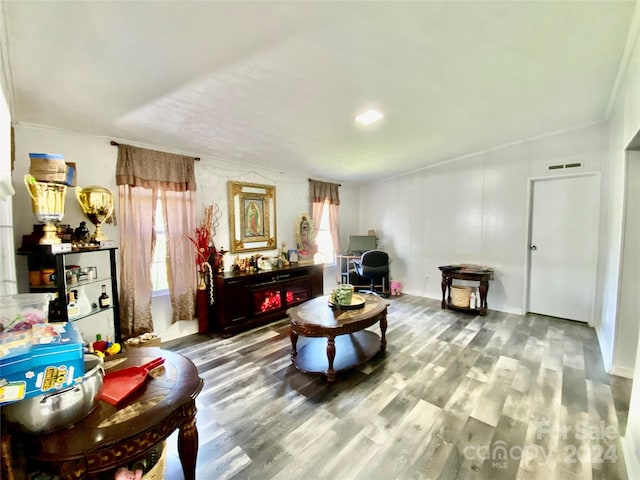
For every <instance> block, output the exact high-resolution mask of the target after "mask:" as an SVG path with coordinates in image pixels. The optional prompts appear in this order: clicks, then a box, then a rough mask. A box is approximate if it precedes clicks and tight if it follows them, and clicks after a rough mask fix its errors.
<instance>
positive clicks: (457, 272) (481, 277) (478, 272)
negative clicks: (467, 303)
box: [438, 265, 493, 315]
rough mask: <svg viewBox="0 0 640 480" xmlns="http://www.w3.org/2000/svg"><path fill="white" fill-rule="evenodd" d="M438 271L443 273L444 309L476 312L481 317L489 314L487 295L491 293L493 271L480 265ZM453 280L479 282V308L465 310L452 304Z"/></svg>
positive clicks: (450, 266) (449, 266)
mask: <svg viewBox="0 0 640 480" xmlns="http://www.w3.org/2000/svg"><path fill="white" fill-rule="evenodd" d="M438 269H439V270H440V271H441V272H442V308H450V309H455V310H464V311H470V312H476V313H478V314H480V315H486V314H487V293H488V292H489V280H493V269H491V268H489V267H481V266H479V265H444V266H441V267H438ZM453 279H457V280H471V281H475V282H479V284H480V285H479V287H478V293H479V294H480V300H479V302H480V303H479V305H478V307H477V308H473V309H472V308H464V307H458V306H455V305H452V304H451V284H452V282H453Z"/></svg>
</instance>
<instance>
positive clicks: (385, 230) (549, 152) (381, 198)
mask: <svg viewBox="0 0 640 480" xmlns="http://www.w3.org/2000/svg"><path fill="white" fill-rule="evenodd" d="M603 132H604V129H603V124H596V125H591V126H587V127H584V128H580V129H576V130H571V131H567V132H562V133H558V134H555V135H549V136H546V137H542V138H537V139H532V140H528V141H523V142H519V143H515V144H511V145H508V146H504V147H501V148H496V149H493V150H490V151H486V152H480V153H477V154H474V155H469V156H466V157H464V158H460V159H456V160H452V161H449V162H445V163H442V164H440V165H438V166H435V167H432V168H427V169H424V170H421V171H416V172H413V173H411V174H410V175H405V176H401V177H397V178H393V179H389V180H386V181H381V182H378V183H375V184H371V185H368V186H366V187H363V188H361V192H360V193H361V198H360V212H361V216H360V227H361V229H364V228H376V230H378V232H379V233H381V234H382V235H383V236H384V239H385V244H386V247H387V251H388V252H389V253H390V255H391V257H392V259H393V260H392V264H391V278H392V279H394V280H399V281H401V282H402V283H403V290H404V291H405V292H408V293H413V294H416V295H423V296H427V297H431V298H441V297H442V290H441V287H440V279H441V275H440V271H439V270H438V266H439V265H446V264H450V263H476V264H482V265H489V266H491V267H493V268H494V270H495V279H494V280H493V281H492V282H491V283H490V287H489V297H488V303H489V308H490V309H494V310H501V311H505V312H513V313H522V312H523V300H524V294H525V291H524V288H525V265H526V258H527V253H528V250H527V218H528V204H527V196H528V193H527V185H528V180H529V179H530V178H535V177H542V176H550V175H560V174H566V173H568V172H564V171H559V173H557V172H549V171H548V170H547V165H549V164H555V163H569V162H582V163H583V167H582V168H580V169H575V170H572V171H571V172H574V173H578V172H580V173H584V172H598V171H600V157H601V155H602V149H603V146H602V139H603Z"/></svg>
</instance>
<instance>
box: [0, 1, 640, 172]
mask: <svg viewBox="0 0 640 480" xmlns="http://www.w3.org/2000/svg"><path fill="white" fill-rule="evenodd" d="M635 5H636V2H635V1H628V2H615V1H567V2H565V1H544V2H539V1H536V2H523V1H501V2H493V1H471V2H462V1H460V2H453V1H445V2H437V1H430V2H407V3H405V2H398V1H388V2H289V3H285V2H242V1H237V2H213V1H209V2H203V1H200V2H187V1H170V2H166V1H162V2H161V1H144V2H142V1H141V2H137V1H126V2H115V1H107V2H84V1H75V2H35V1H30V2H27V1H7V0H3V2H2V9H3V14H2V16H3V21H4V26H3V27H4V28H3V30H4V31H5V33H4V36H3V38H2V43H3V45H2V48H3V65H2V67H3V70H4V75H3V77H4V78H3V83H4V84H5V88H7V89H8V94H7V97H8V101H9V103H10V107H11V109H12V116H13V120H14V122H15V123H17V124H40V125H48V126H53V127H60V128H64V129H71V130H74V131H77V132H82V133H87V134H95V135H102V136H105V137H109V138H114V139H117V140H120V141H129V142H131V143H137V144H142V145H150V146H153V147H156V148H162V149H166V150H171V151H177V152H182V153H187V154H191V155H196V156H202V157H212V158H216V159H222V160H228V161H232V162H241V163H245V164H249V165H256V166H262V167H268V168H273V169H276V170H279V171H284V172H300V173H304V174H309V175H310V176H314V177H317V178H324V179H329V180H337V181H352V182H366V181H371V180H375V179H378V178H383V177H388V176H391V175H395V174H398V173H402V172H409V171H412V170H415V169H417V168H421V167H423V166H427V165H429V164H433V163H436V162H440V161H443V160H446V159H450V158H455V157H458V156H461V155H465V154H468V153H472V152H476V151H480V150H484V149H487V148H491V147H495V146H498V145H503V144H506V143H510V142H513V141H517V140H522V139H526V138H531V137H535V136H539V135H544V134H547V133H550V132H554V131H558V130H563V129H567V128H574V127H578V126H582V125H585V124H589V123H592V122H596V121H599V120H602V119H603V118H604V117H605V115H606V112H607V105H608V103H609V101H610V97H611V95H612V92H613V89H614V84H615V80H616V75H617V72H618V68H619V66H620V63H621V59H622V54H623V50H624V46H625V42H626V38H627V35H628V32H629V26H630V21H631V18H632V16H633V11H634V8H635ZM371 106H376V107H378V108H379V109H380V110H381V111H383V112H384V114H385V118H384V119H383V120H382V121H381V122H378V123H377V124H375V125H372V126H369V127H366V128H365V127H359V126H357V125H355V124H354V122H353V117H354V116H355V115H357V114H358V113H361V112H362V111H364V110H365V109H367V108H369V107H371Z"/></svg>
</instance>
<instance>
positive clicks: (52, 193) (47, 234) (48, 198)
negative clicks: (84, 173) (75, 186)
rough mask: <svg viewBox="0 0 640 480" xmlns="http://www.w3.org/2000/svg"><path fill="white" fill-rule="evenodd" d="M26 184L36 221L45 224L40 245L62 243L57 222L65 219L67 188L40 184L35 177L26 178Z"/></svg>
mask: <svg viewBox="0 0 640 480" xmlns="http://www.w3.org/2000/svg"><path fill="white" fill-rule="evenodd" d="M24 184H25V185H26V187H27V191H28V192H29V195H30V196H31V209H32V210H33V213H34V215H35V216H36V219H37V220H38V221H39V222H40V223H43V224H44V227H43V231H44V235H43V237H42V238H41V239H40V240H39V242H38V243H39V244H40V245H53V244H57V243H62V240H61V239H60V237H59V236H58V233H57V232H58V228H57V227H56V222H59V221H60V220H62V217H64V200H65V195H66V193H67V186H66V185H62V184H60V183H49V182H39V181H37V180H36V179H35V178H34V177H33V175H30V174H28V173H27V174H26V175H25V176H24Z"/></svg>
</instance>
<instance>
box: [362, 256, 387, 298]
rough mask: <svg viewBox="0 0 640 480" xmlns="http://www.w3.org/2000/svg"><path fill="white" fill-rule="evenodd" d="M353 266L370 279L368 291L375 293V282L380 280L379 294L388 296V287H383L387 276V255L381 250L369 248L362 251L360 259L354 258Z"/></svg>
mask: <svg viewBox="0 0 640 480" xmlns="http://www.w3.org/2000/svg"><path fill="white" fill-rule="evenodd" d="M353 266H354V267H355V270H356V273H357V274H358V275H359V276H361V277H363V278H368V279H369V280H370V281H371V286H370V287H369V288H370V290H369V291H370V292H371V293H375V294H377V293H378V292H376V290H375V284H376V283H379V282H382V292H381V295H383V296H385V297H386V296H388V295H389V291H388V290H389V289H388V288H385V280H388V278H389V255H388V254H387V252H383V251H381V250H369V251H368V252H364V253H363V254H362V257H360V260H354V261H353Z"/></svg>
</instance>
